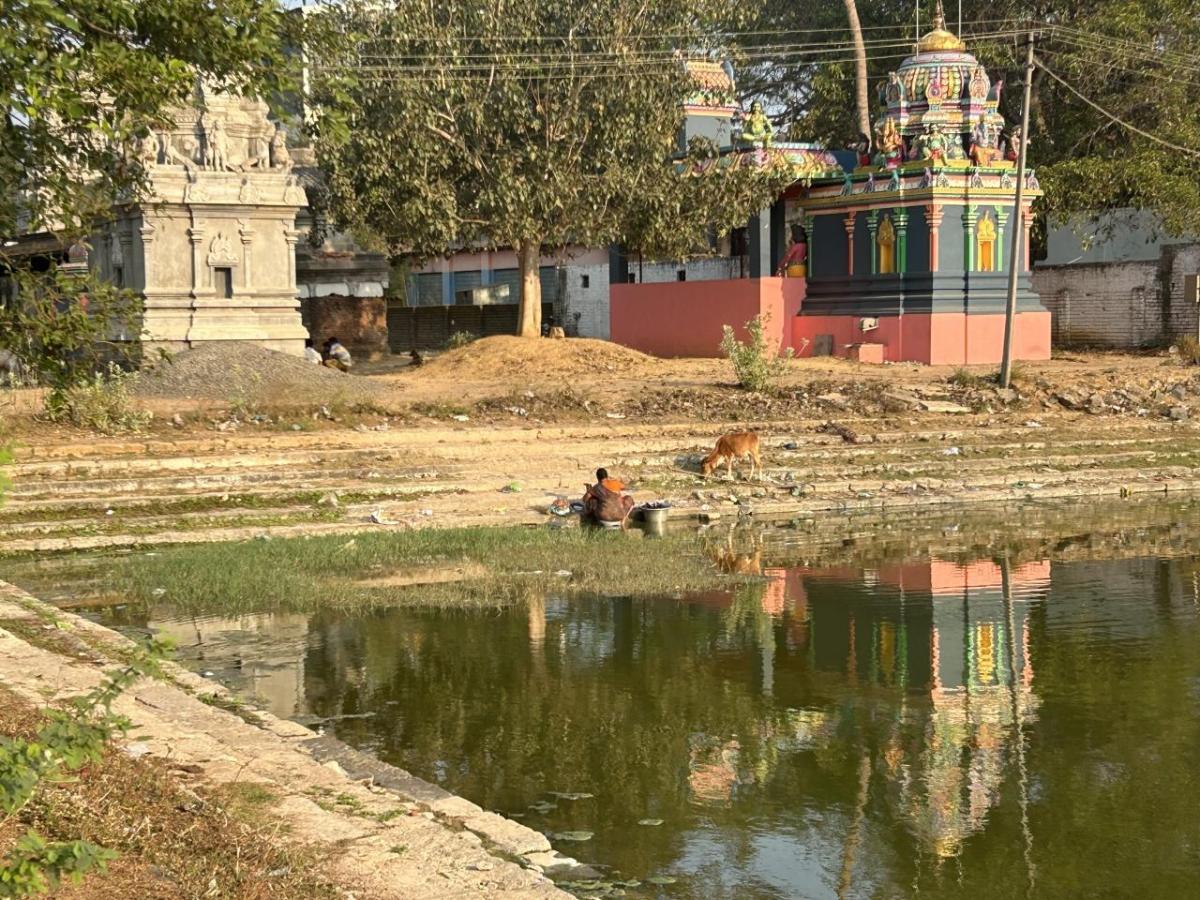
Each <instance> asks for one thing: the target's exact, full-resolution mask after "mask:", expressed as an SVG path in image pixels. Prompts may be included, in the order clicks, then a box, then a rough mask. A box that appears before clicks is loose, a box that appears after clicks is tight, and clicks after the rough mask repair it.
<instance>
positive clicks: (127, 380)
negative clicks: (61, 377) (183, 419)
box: [47, 363, 154, 434]
mask: <svg viewBox="0 0 1200 900" xmlns="http://www.w3.org/2000/svg"><path fill="white" fill-rule="evenodd" d="M136 381H137V374H136V373H133V372H126V371H124V370H123V369H122V368H121V367H120V366H118V365H116V364H115V363H110V364H109V367H108V369H106V370H105V371H103V372H97V373H96V374H95V375H93V376H92V377H91V378H90V379H87V380H84V381H81V382H80V383H78V384H74V385H71V386H70V387H68V388H66V389H65V390H63V392H62V394H61V396H60V397H59V398H58V399H57V401H56V403H55V406H54V408H53V409H49V410H48V411H47V412H48V415H49V417H50V418H51V419H52V420H53V421H56V422H66V423H68V424H70V425H74V426H76V427H77V428H87V429H89V430H91V431H98V432H100V433H101V434H123V433H126V432H130V431H142V430H143V429H144V428H145V427H146V426H147V425H149V424H150V420H151V419H152V418H154V414H153V413H152V412H150V411H148V410H144V409H139V408H138V407H137V404H136V403H135V402H134V399H133V396H132V394H131V388H132V386H133V384H134V382H136Z"/></svg>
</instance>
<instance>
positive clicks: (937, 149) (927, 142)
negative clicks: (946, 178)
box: [916, 124, 949, 163]
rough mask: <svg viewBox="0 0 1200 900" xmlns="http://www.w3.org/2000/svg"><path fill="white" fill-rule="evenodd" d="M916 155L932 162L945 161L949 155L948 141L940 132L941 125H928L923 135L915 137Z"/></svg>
mask: <svg viewBox="0 0 1200 900" xmlns="http://www.w3.org/2000/svg"><path fill="white" fill-rule="evenodd" d="M916 151H917V157H918V158H919V159H929V160H932V161H933V162H938V163H942V162H945V161H946V160H947V159H948V158H949V156H948V151H949V143H948V142H947V140H946V136H945V135H944V134H942V126H940V125H936V124H935V125H930V126H929V128H928V129H927V130H926V131H925V133H924V134H923V135H921V136H920V137H918V138H917V146H916Z"/></svg>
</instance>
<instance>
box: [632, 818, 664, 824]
mask: <svg viewBox="0 0 1200 900" xmlns="http://www.w3.org/2000/svg"><path fill="white" fill-rule="evenodd" d="M662 823H663V820H662V819H638V824H639V825H661V824H662Z"/></svg>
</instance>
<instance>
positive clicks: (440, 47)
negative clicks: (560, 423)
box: [310, 0, 790, 324]
mask: <svg viewBox="0 0 1200 900" xmlns="http://www.w3.org/2000/svg"><path fill="white" fill-rule="evenodd" d="M728 12H729V10H728V4H725V3H721V2H719V0H654V2H651V3H642V2H639V0H597V2H593V3H588V4H580V3H569V4H563V3H560V2H558V0H512V2H505V3H499V2H483V3H466V2H462V0H458V2H452V3H444V2H439V0H398V2H395V3H393V4H388V5H387V7H386V8H381V7H380V6H379V4H376V3H372V2H368V0H350V2H347V3H344V4H338V5H336V6H329V7H326V8H325V10H324V13H323V15H321V16H320V17H315V18H317V19H319V20H320V21H319V27H320V28H321V29H322V33H321V35H320V39H319V40H318V39H316V38H314V40H313V42H312V43H311V45H310V46H311V47H312V52H311V58H312V59H313V63H314V69H313V71H314V78H313V100H314V106H315V108H316V110H317V121H316V123H315V128H314V135H315V148H316V151H317V156H318V159H319V160H320V162H321V165H322V168H323V169H324V171H325V172H326V175H327V182H328V190H329V205H330V209H331V212H332V213H333V216H334V218H335V219H336V220H337V221H338V223H339V224H340V225H342V226H343V227H346V228H353V227H355V226H365V227H370V228H373V229H374V230H375V231H377V232H378V233H379V235H380V236H381V238H382V239H383V241H384V243H385V244H386V245H387V247H388V249H389V252H390V253H391V254H392V255H394V256H411V257H413V258H422V257H431V256H437V255H440V254H443V253H445V252H447V251H448V250H450V249H452V248H453V249H459V248H468V249H496V248H514V249H518V250H520V251H521V252H520V257H521V265H522V270H523V271H524V272H525V274H526V275H531V276H532V277H531V278H530V279H529V280H528V282H527V283H528V285H529V287H528V289H527V290H524V291H523V292H522V298H521V299H522V303H523V304H524V305H525V306H526V307H527V308H528V307H529V305H530V304H531V303H533V302H534V301H536V300H537V299H538V298H537V297H536V294H537V293H538V283H537V280H536V266H537V264H538V262H537V260H538V253H539V251H540V250H541V249H542V248H546V247H551V248H553V247H562V246H567V245H572V244H575V245H584V246H603V245H605V244H607V243H609V242H612V241H616V240H621V241H624V242H626V243H627V244H629V245H630V246H633V247H635V248H636V249H639V250H642V251H643V252H647V253H650V252H658V251H664V252H665V253H666V254H667V255H670V256H675V257H681V256H683V255H685V253H688V252H691V251H693V250H695V249H696V248H697V247H707V246H708V244H709V241H710V239H711V233H712V232H714V231H715V232H717V233H720V232H722V231H726V230H728V228H729V227H730V226H731V224H734V223H736V224H741V223H743V222H744V221H745V220H746V219H747V218H748V217H749V215H750V214H751V213H752V212H753V211H755V210H757V209H761V208H762V207H763V206H765V205H766V204H767V203H768V202H769V201H770V200H771V199H772V198H773V197H775V196H776V195H777V194H778V191H779V190H780V189H781V187H782V186H783V185H784V184H786V183H787V181H788V180H790V174H789V173H788V172H786V171H785V169H786V166H780V165H765V166H754V165H746V166H734V165H725V164H719V165H717V164H711V163H712V162H714V161H713V160H712V159H711V148H708V149H705V148H694V153H693V155H692V156H691V157H690V158H688V159H686V160H679V161H678V165H676V164H673V162H672V157H673V156H675V155H676V154H677V151H678V149H679V148H678V146H677V140H678V133H679V128H680V126H681V124H682V121H683V114H684V113H683V105H684V102H685V100H686V98H687V97H688V95H689V94H690V93H691V91H692V87H693V86H692V81H691V79H690V77H689V76H688V75H687V73H686V72H685V70H684V68H683V65H682V64H681V60H680V59H679V58H677V57H676V56H675V53H676V51H677V49H678V48H680V47H686V48H688V49H689V50H693V51H696V52H702V51H704V50H707V49H709V48H719V47H720V46H721V43H722V40H721V37H720V33H721V29H722V25H723V22H724V20H725V19H726V18H727V16H728ZM522 35H523V36H522ZM548 36H549V37H548ZM526 294H533V295H535V296H534V297H532V298H531V297H528V296H526ZM539 309H540V307H539ZM539 315H540V314H539ZM523 324H524V323H523Z"/></svg>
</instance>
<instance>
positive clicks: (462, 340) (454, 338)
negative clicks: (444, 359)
mask: <svg viewBox="0 0 1200 900" xmlns="http://www.w3.org/2000/svg"><path fill="white" fill-rule="evenodd" d="M477 340H479V335H477V334H475V333H474V332H472V331H456V332H454V334H452V335H450V337H449V338H447V339H446V349H447V350H457V349H459V348H460V347H465V346H467V344H473V343H474V342H475V341H477Z"/></svg>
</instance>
